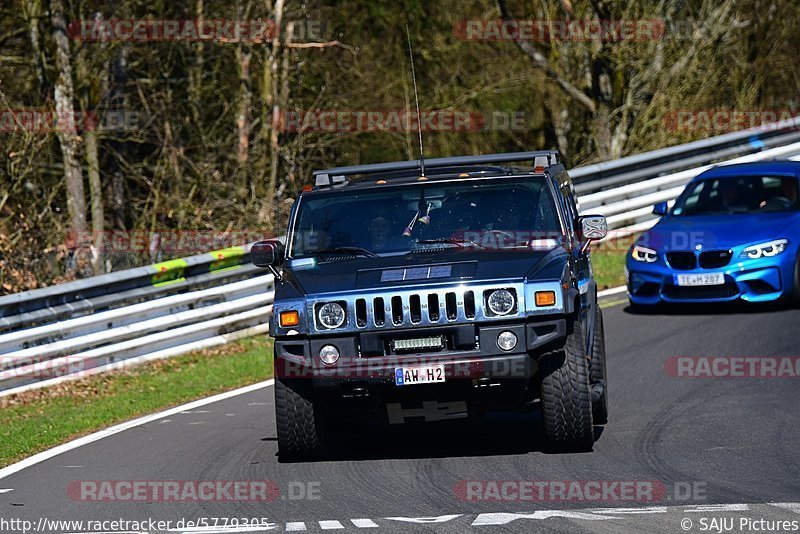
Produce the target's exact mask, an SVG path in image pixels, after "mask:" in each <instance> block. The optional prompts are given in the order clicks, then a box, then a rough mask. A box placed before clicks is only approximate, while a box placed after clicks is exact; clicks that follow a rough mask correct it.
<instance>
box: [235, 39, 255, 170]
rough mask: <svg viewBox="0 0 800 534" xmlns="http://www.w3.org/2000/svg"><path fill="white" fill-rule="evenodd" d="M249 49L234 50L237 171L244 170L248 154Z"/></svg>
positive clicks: (250, 98) (245, 47) (250, 102)
mask: <svg viewBox="0 0 800 534" xmlns="http://www.w3.org/2000/svg"><path fill="white" fill-rule="evenodd" d="M251 55H252V53H251V52H250V48H249V47H247V46H242V45H241V44H240V45H239V46H238V47H237V48H236V63H237V64H238V66H239V111H238V113H237V114H236V129H237V131H238V134H239V135H238V139H239V142H238V148H237V150H236V160H237V162H238V163H239V169H240V171H241V170H244V166H245V165H247V158H248V154H249V152H250V106H251V105H252V95H251V92H250V57H251Z"/></svg>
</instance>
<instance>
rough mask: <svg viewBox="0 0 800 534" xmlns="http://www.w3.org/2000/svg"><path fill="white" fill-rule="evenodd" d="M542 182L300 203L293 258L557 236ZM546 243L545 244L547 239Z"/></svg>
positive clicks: (508, 244)
mask: <svg viewBox="0 0 800 534" xmlns="http://www.w3.org/2000/svg"><path fill="white" fill-rule="evenodd" d="M560 235H561V230H560V227H559V224H558V218H557V215H556V210H555V206H554V204H553V199H552V198H551V195H550V193H549V190H548V188H547V184H546V182H545V179H544V178H543V177H526V178H525V179H520V178H512V179H505V178H492V179H486V180H474V181H461V182H454V183H453V184H452V185H450V184H444V185H443V184H441V183H438V184H413V185H405V186H401V187H387V188H386V189H379V188H373V189H369V190H361V191H358V190H351V191H347V190H344V191H341V190H340V191H336V192H331V193H325V194H320V195H314V196H311V197H307V198H304V199H303V200H302V201H301V204H300V207H299V212H298V215H297V218H296V222H295V227H294V232H293V237H292V243H291V250H290V255H291V257H292V258H304V257H313V256H316V255H319V254H323V253H337V252H340V253H347V254H361V255H384V254H393V253H406V252H409V251H426V250H432V251H433V250H441V249H443V248H488V247H487V243H490V244H494V245H496V246H495V247H492V248H498V249H502V250H513V249H520V248H524V247H527V246H529V245H531V244H532V243H533V242H537V243H540V242H542V241H543V240H544V241H546V242H549V241H550V240H551V238H553V237H554V236H560ZM545 238H547V239H545Z"/></svg>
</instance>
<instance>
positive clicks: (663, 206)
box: [653, 202, 669, 215]
mask: <svg viewBox="0 0 800 534" xmlns="http://www.w3.org/2000/svg"><path fill="white" fill-rule="evenodd" d="M667 211H669V208H668V207H667V203H666V202H659V203H658V204H656V205H655V206H653V214H655V215H666V214H667Z"/></svg>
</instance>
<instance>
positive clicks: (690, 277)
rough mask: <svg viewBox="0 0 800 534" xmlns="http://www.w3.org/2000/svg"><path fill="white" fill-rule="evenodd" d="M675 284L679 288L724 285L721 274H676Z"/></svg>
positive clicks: (723, 276) (723, 278) (723, 277)
mask: <svg viewBox="0 0 800 534" xmlns="http://www.w3.org/2000/svg"><path fill="white" fill-rule="evenodd" d="M675 284H676V285H679V286H721V285H724V284H725V275H724V274H722V273H702V274H676V275H675Z"/></svg>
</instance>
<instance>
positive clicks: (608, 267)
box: [592, 236, 635, 290]
mask: <svg viewBox="0 0 800 534" xmlns="http://www.w3.org/2000/svg"><path fill="white" fill-rule="evenodd" d="M634 238H635V236H630V237H622V238H619V239H614V240H611V241H608V242H606V243H602V244H600V245H598V246H597V247H596V248H594V249H593V250H592V268H593V269H594V279H595V281H596V282H597V289H599V290H603V289H608V288H610V287H617V286H624V285H625V256H626V255H627V254H628V249H629V248H630V246H631V244H632V243H633V240H634Z"/></svg>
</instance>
